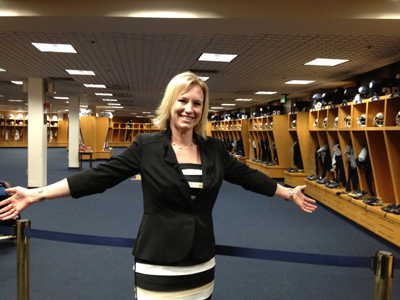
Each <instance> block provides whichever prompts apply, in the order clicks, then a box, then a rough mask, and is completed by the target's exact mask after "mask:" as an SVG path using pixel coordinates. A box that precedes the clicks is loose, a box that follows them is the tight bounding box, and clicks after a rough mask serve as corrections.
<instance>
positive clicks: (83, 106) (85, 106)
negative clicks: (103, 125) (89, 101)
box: [79, 105, 88, 108]
mask: <svg viewBox="0 0 400 300" xmlns="http://www.w3.org/2000/svg"><path fill="white" fill-rule="evenodd" d="M79 107H80V108H88V106H87V105H79Z"/></svg>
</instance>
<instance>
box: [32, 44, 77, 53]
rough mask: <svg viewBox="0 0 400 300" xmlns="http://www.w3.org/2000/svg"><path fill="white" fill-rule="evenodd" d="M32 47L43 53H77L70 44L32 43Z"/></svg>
mask: <svg viewBox="0 0 400 300" xmlns="http://www.w3.org/2000/svg"><path fill="white" fill-rule="evenodd" d="M32 45H33V46H35V47H36V48H37V49H39V50H40V51H42V52H58V53H77V52H76V50H75V49H74V47H72V45H70V44H47V43H32Z"/></svg>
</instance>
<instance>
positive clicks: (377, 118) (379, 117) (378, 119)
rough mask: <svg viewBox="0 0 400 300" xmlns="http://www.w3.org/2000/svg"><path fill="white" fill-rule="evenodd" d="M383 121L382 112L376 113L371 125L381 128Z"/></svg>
mask: <svg viewBox="0 0 400 300" xmlns="http://www.w3.org/2000/svg"><path fill="white" fill-rule="evenodd" d="M384 120H385V115H384V114H383V112H378V113H377V114H376V116H375V117H374V120H373V122H372V123H373V124H374V126H375V127H383V121H384Z"/></svg>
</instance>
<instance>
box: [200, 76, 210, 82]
mask: <svg viewBox="0 0 400 300" xmlns="http://www.w3.org/2000/svg"><path fill="white" fill-rule="evenodd" d="M199 78H200V79H201V80H203V81H207V80H208V79H209V78H210V77H202V76H199Z"/></svg>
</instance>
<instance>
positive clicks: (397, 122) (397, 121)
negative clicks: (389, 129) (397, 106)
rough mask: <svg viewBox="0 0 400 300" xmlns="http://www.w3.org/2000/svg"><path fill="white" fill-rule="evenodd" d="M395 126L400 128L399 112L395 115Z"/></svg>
mask: <svg viewBox="0 0 400 300" xmlns="http://www.w3.org/2000/svg"><path fill="white" fill-rule="evenodd" d="M396 126H400V111H399V112H398V113H397V115H396Z"/></svg>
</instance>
